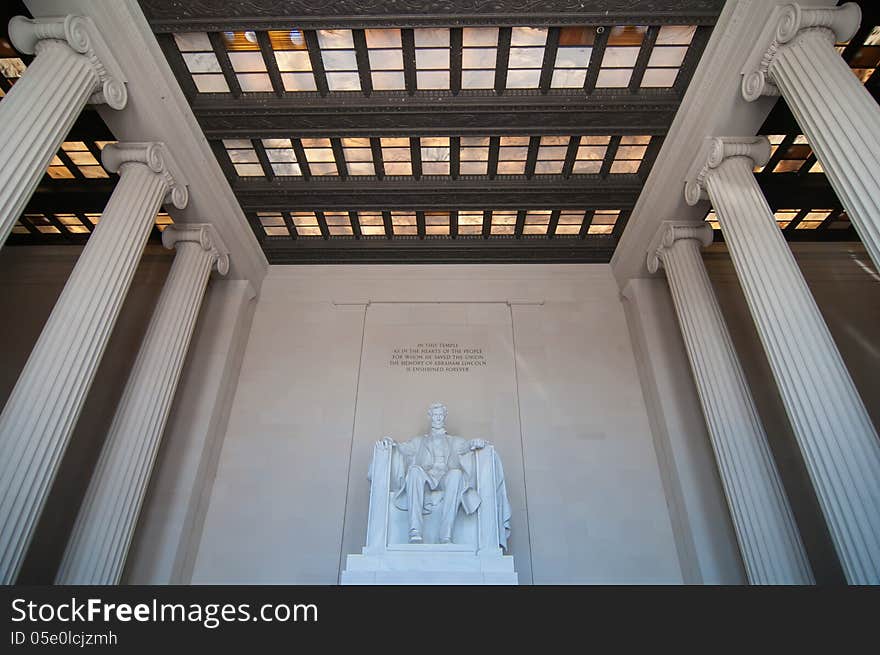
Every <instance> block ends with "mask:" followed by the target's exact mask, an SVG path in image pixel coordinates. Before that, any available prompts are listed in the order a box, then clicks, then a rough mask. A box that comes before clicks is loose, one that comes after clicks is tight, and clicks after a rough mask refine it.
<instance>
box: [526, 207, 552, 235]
mask: <svg viewBox="0 0 880 655" xmlns="http://www.w3.org/2000/svg"><path fill="white" fill-rule="evenodd" d="M552 213H553V212H552V211H550V210H549V209H530V210H528V211H527V212H526V220H525V225H524V226H523V234H541V235H546V234H547V228H548V227H549V226H550V215H551V214H552Z"/></svg>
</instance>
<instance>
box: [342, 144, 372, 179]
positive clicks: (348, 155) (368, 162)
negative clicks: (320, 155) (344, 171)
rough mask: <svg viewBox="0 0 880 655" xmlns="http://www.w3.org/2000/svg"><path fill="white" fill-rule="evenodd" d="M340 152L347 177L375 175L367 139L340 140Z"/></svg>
mask: <svg viewBox="0 0 880 655" xmlns="http://www.w3.org/2000/svg"><path fill="white" fill-rule="evenodd" d="M342 152H343V155H345V164H346V166H347V168H348V174H349V175H375V174H376V169H375V167H374V166H373V151H372V149H371V148H370V139H369V138H353V137H347V138H344V139H342Z"/></svg>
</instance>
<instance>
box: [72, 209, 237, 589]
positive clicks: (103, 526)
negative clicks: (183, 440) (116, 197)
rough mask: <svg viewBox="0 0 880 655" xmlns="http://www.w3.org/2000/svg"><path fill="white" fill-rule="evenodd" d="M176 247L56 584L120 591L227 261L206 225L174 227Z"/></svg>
mask: <svg viewBox="0 0 880 655" xmlns="http://www.w3.org/2000/svg"><path fill="white" fill-rule="evenodd" d="M162 242H163V243H164V244H165V247H166V248H174V247H176V248H177V254H176V255H175V257H174V264H173V265H172V267H171V272H170V273H169V274H168V279H167V280H166V282H165V286H164V287H163V289H162V295H161V296H160V297H159V302H158V304H157V305H156V310H155V312H154V313H153V318H152V320H151V321H150V326H149V328H148V329H147V334H146V336H145V337H144V341H143V343H142V345H141V349H140V352H139V353H138V357H137V360H136V361H135V364H134V367H133V369H132V372H131V375H130V376H129V379H128V383H127V385H126V387H125V391H124V392H123V394H122V399H121V400H120V402H119V406H118V408H117V409H116V415H115V416H114V418H113V423H112V424H111V426H110V430H109V432H108V434H107V440H106V441H105V443H104V448H103V450H102V451H101V457H100V459H99V460H98V464H97V467H96V468H95V473H94V475H93V476H92V481H91V484H90V485H89V489H88V492H87V493H86V496H85V499H84V500H83V504H82V507H81V508H80V511H79V516H78V517H77V520H76V524H75V525H74V528H73V533H72V534H71V537H70V541H69V543H68V544H67V551H66V552H65V555H64V559H63V561H62V563H61V567H60V569H59V571H58V575H57V578H56V580H55V582H56V584H118V583H119V580H120V578H121V576H122V569H123V566H124V564H125V557H126V554H127V553H128V546H129V544H130V542H131V538H132V535H133V534H134V529H135V525H136V524H137V518H138V514H139V512H140V508H141V504H142V503H143V499H144V495H145V494H146V490H147V484H148V482H149V479H150V474H151V472H152V469H153V462H154V461H155V459H156V454H157V453H158V451H159V444H160V441H161V438H162V433H163V431H164V429H165V421H166V419H167V418H168V414H169V412H170V411H171V403H172V401H173V400H174V392H175V389H176V388H177V381H178V379H179V378H180V373H181V371H182V370H183V363H184V361H185V359H186V353H187V349H188V347H189V341H190V337H191V336H192V333H193V330H194V329H195V325H196V319H197V318H198V315H199V308H200V307H201V304H202V298H203V296H204V294H205V288H206V286H207V284H208V276H209V275H210V273H211V269H212V268H213V267H214V266H216V267H217V269H218V271H219V272H220V273H221V274H224V275H225V274H226V272H227V271H228V270H229V256H228V254H227V250H226V248H225V246H224V245H223V243H222V241H220V239H219V238H218V237H217V235H216V233H215V232H214V229H213V228H212V227H211V226H210V225H192V224H190V225H180V226H177V225H172V226H170V227H168V228H166V230H165V232H164V233H163V234H162Z"/></svg>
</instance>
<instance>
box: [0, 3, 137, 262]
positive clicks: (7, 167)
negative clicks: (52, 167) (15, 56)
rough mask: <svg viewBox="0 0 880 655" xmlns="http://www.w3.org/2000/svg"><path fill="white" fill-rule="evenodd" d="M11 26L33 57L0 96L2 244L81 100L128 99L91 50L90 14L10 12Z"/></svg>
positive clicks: (121, 104)
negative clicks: (59, 17) (53, 17)
mask: <svg viewBox="0 0 880 655" xmlns="http://www.w3.org/2000/svg"><path fill="white" fill-rule="evenodd" d="M9 31H10V37H11V38H12V41H13V42H14V43H15V45H16V46H17V47H18V48H19V49H21V50H22V51H24V52H28V53H35V54H36V57H35V58H34V60H33V62H31V65H30V66H28V69H27V70H26V71H25V73H24V75H22V76H21V79H19V80H18V82H16V83H15V85H13V87H12V89H10V91H9V93H8V94H7V95H6V97H5V98H3V100H2V102H0V247H2V244H4V243H5V242H6V238H7V237H8V236H9V233H10V232H11V231H12V228H13V226H14V225H15V222H16V221H17V220H18V218H19V216H21V213H22V212H23V211H24V208H25V206H26V205H27V203H28V200H29V199H30V197H31V195H33V192H34V190H35V189H36V188H37V185H38V184H39V182H40V180H41V179H42V177H43V175H44V174H45V173H46V167H47V166H48V165H49V162H50V161H51V160H52V157H53V156H54V155H55V153H56V152H57V151H58V148H59V147H60V145H61V142H62V141H64V138H65V137H66V136H67V133H68V132H69V131H70V128H71V126H72V125H73V123H74V121H75V120H76V119H77V117H78V116H79V115H80V112H82V109H83V107H85V105H86V103H87V102H89V100H90V99H91V100H93V101H108V102H109V104H110V105H111V106H113V107H114V108H116V109H121V108H122V107H124V106H125V101H126V96H125V85H124V84H122V83H121V81H120V80H119V79H118V78H115V79H114V78H112V77H108V76H109V75H110V73H109V72H108V69H107V67H106V66H105V63H102V59H103V60H104V62H106V60H107V57H106V56H104V57H102V56H100V55H99V54H97V53H96V51H95V44H94V40H95V39H96V38H98V37H97V34H96V32H95V30H94V27H93V26H92V25H91V21H88V20H87V19H84V18H82V17H77V16H69V17H67V19H64V20H63V21H60V22H59V21H48V22H47V21H30V20H27V19H24V18H21V17H16V18H14V19H12V21H11V22H10V27H9ZM99 50H100V48H99ZM105 80H110V81H111V82H112V85H111V86H112V88H113V90H114V91H113V93H110V94H109V95H110V97H109V98H104V95H103V92H102V91H101V89H102V87H103V84H104V82H105ZM109 88H110V87H108V89H109ZM99 92H100V93H99ZM96 94H98V95H97V97H96ZM111 99H112V101H111Z"/></svg>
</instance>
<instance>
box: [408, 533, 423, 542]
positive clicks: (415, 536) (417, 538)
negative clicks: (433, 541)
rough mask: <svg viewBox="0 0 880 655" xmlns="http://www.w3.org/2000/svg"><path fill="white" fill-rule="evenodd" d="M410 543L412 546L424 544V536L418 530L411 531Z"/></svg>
mask: <svg viewBox="0 0 880 655" xmlns="http://www.w3.org/2000/svg"><path fill="white" fill-rule="evenodd" d="M409 543H411V544H420V543H422V535H421V534H420V533H419V531H418V530H410V531H409Z"/></svg>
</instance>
